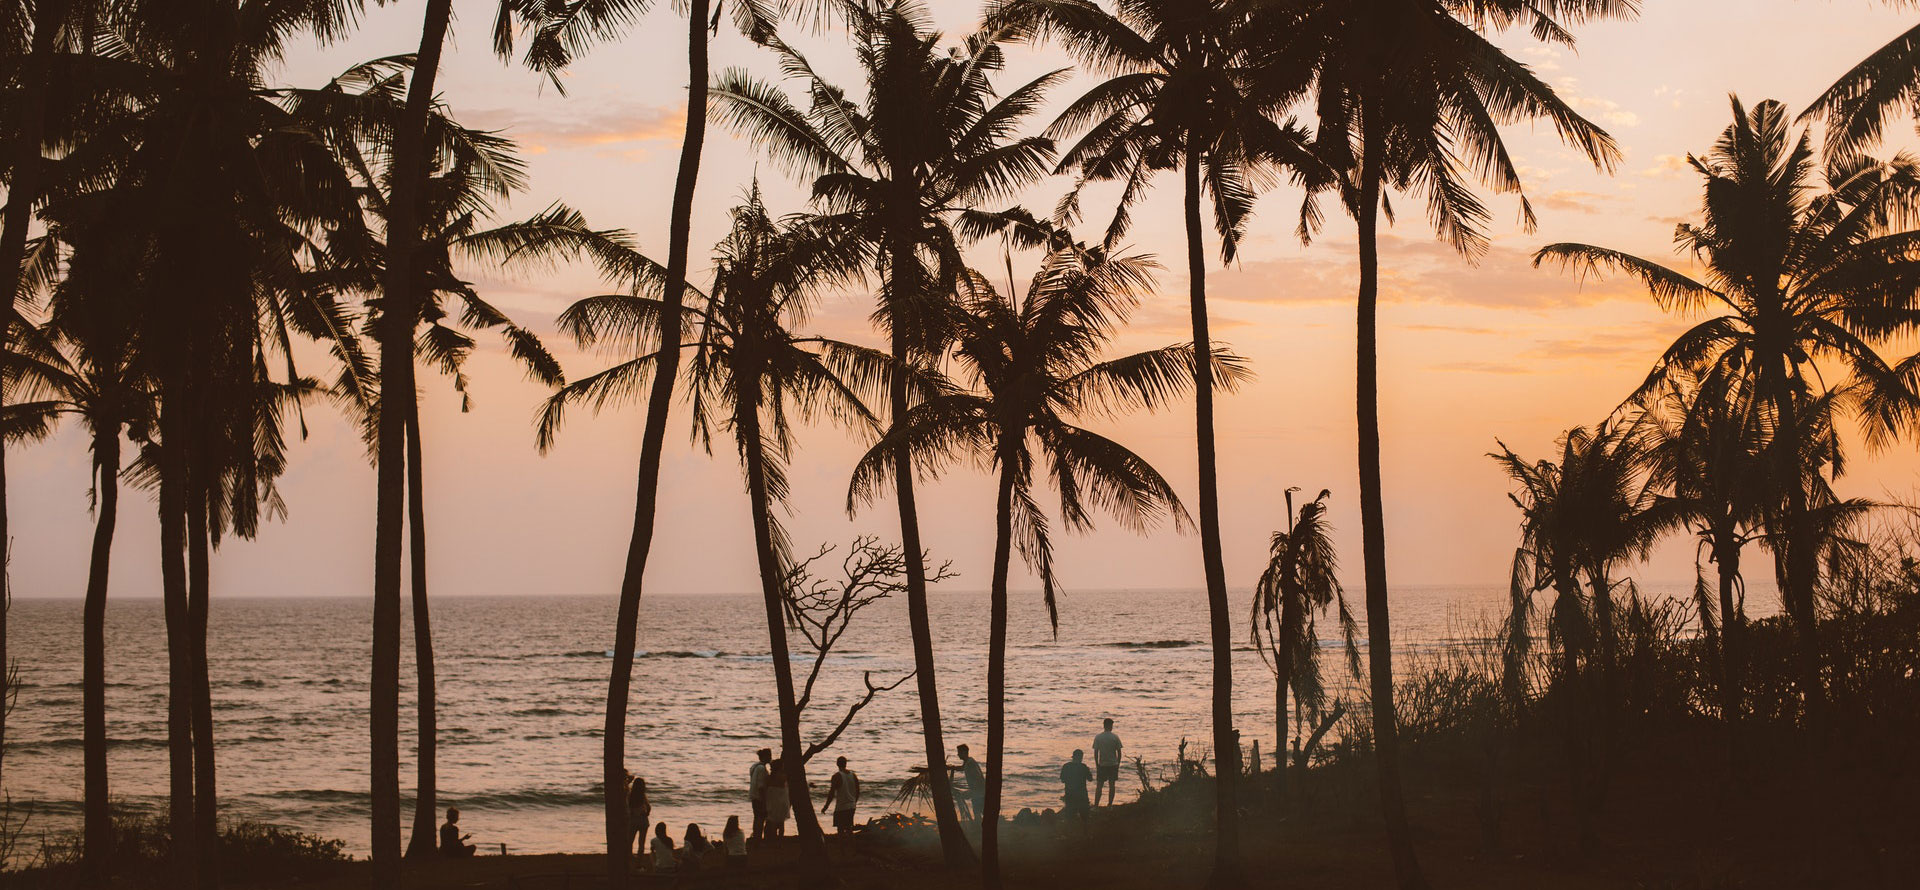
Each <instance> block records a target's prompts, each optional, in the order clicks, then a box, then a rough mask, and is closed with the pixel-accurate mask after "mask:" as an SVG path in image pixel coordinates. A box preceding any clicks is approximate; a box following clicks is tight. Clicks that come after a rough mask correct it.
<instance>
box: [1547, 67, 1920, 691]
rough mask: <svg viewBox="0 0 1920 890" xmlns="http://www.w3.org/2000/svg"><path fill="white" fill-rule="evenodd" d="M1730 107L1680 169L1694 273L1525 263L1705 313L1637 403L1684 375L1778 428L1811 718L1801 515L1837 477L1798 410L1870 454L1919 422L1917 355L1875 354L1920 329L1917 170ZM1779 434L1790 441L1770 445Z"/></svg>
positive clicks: (1634, 265)
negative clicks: (1821, 418) (1832, 378)
mask: <svg viewBox="0 0 1920 890" xmlns="http://www.w3.org/2000/svg"><path fill="white" fill-rule="evenodd" d="M1732 107H1733V117H1734V120H1733V123H1732V124H1731V125H1729V126H1728V127H1727V129H1726V130H1725V131H1724V133H1723V134H1722V135H1721V137H1720V140H1719V141H1718V142H1717V143H1716V144H1715V145H1714V148H1713V150H1712V151H1711V152H1709V153H1707V155H1706V156H1704V157H1695V158H1691V163H1692V165H1693V167H1694V169H1695V170H1696V171H1697V172H1698V173H1699V174H1700V175H1701V177H1702V178H1703V179H1705V180H1706V189H1705V198H1704V201H1703V211H1704V218H1703V221H1702V222H1701V223H1699V224H1693V223H1683V224H1681V225H1680V226H1678V227H1677V228H1676V229H1675V230H1674V243H1675V245H1676V247H1678V248H1679V249H1680V250H1682V251H1684V252H1685V253H1686V254H1687V255H1688V256H1689V257H1690V258H1692V259H1693V260H1694V261H1695V262H1697V263H1699V264H1700V265H1701V266H1702V267H1703V268H1704V271H1705V273H1706V274H1705V275H1704V276H1703V277H1701V278H1696V277H1693V276H1690V275H1688V274H1686V273H1684V272H1681V271H1678V270H1676V269H1673V268H1671V267H1668V266H1665V265H1662V264H1660V263H1657V262H1654V261H1652V260H1647V259H1642V258H1640V257H1636V256H1633V255H1631V254H1627V253H1624V252H1622V251H1618V250H1612V249H1608V248H1604V247H1596V246H1593V245H1589V244H1550V245H1548V246H1546V247H1544V248H1541V250H1540V252H1539V253H1538V254H1536V256H1535V258H1534V261H1535V263H1536V264H1538V263H1541V262H1545V261H1548V260H1556V261H1558V262H1559V263H1560V264H1561V265H1562V266H1563V267H1566V268H1571V269H1573V270H1575V271H1576V272H1577V273H1579V274H1581V275H1583V276H1589V275H1598V274H1601V273H1603V272H1612V273H1617V274H1622V275H1625V276H1628V277H1631V278H1635V279H1638V280H1639V281H1640V282H1642V283H1643V284H1644V285H1645V286H1646V287H1647V289H1648V291H1649V292H1650V293H1651V294H1652V295H1653V297H1654V299H1655V300H1656V301H1657V302H1659V304H1660V305H1661V306H1662V308H1665V309H1668V310H1669V311H1676V312H1689V313H1698V312H1703V311H1707V310H1710V309H1711V310H1717V311H1716V312H1715V313H1714V314H1712V315H1711V316H1710V317H1708V318H1707V319H1705V320H1704V321H1702V322H1700V323H1699V324H1697V325H1695V326H1694V327H1692V328H1690V329H1688V330H1687V331H1686V332H1685V333H1683V334H1681V335H1680V337H1679V338H1678V339H1677V340H1675V341H1674V343H1673V344H1672V345H1671V346H1669V347H1668V348H1667V350H1666V352H1665V354H1663V355H1662V356H1661V358H1660V360H1659V361H1658V362H1656V363H1655V365H1654V368H1653V370H1652V371H1651V372H1650V373H1649V374H1648V375H1647V379H1646V381H1645V382H1644V383H1642V384H1641V387H1640V392H1641V393H1648V392H1652V391H1654V390H1656V389H1657V388H1659V387H1661V386H1663V385H1666V384H1668V383H1669V382H1670V381H1672V380H1674V379H1677V378H1679V377H1681V376H1682V375H1688V376H1692V377H1694V378H1699V377H1709V378H1717V379H1722V380H1727V381H1738V386H1740V387H1741V388H1742V389H1744V390H1745V391H1747V392H1748V393H1749V396H1748V397H1749V398H1751V399H1753V400H1754V402H1755V407H1756V409H1757V410H1759V411H1762V412H1764V413H1765V415H1766V417H1767V421H1766V423H1767V424H1768V425H1769V426H1770V427H1772V428H1773V429H1774V430H1776V431H1778V432H1776V434H1774V435H1772V436H1770V437H1769V441H1768V442H1767V443H1765V444H1763V446H1762V449H1763V452H1764V453H1765V454H1766V455H1768V458H1767V460H1768V468H1767V472H1766V474H1765V475H1764V477H1763V478H1762V480H1761V481H1763V482H1764V484H1765V486H1766V487H1765V489H1764V491H1765V492H1766V497H1767V501H1768V503H1767V505H1766V510H1765V519H1764V525H1765V527H1766V529H1767V532H1768V537H1769V539H1770V541H1771V542H1772V544H1771V546H1772V547H1773V548H1774V550H1775V553H1776V555H1777V556H1779V557H1780V558H1779V560H1778V569H1779V576H1780V578H1779V580H1780V589H1781V595H1782V598H1783V600H1784V603H1785V606H1786V612H1787V614H1788V616H1789V618H1790V620H1791V621H1792V622H1793V624H1794V626H1795V628H1796V632H1797V634H1798V635H1799V647H1798V648H1799V650H1800V652H1799V658H1800V672H1801V682H1802V685H1803V689H1802V691H1801V693H1802V695H1803V696H1805V700H1806V707H1807V709H1808V715H1807V716H1808V718H1809V720H1810V721H1817V719H1818V712H1819V710H1820V705H1821V698H1822V696H1823V693H1822V690H1821V686H1820V678H1819V677H1820V672H1819V662H1818V647H1817V631H1816V620H1817V616H1816V615H1815V611H1814V587H1815V584H1816V581H1817V575H1818V573H1819V556H1818V554H1819V552H1820V550H1821V549H1822V547H1823V545H1822V543H1821V541H1820V537H1819V535H1818V534H1817V529H1818V527H1819V526H1820V523H1818V522H1815V521H1813V519H1812V517H1813V515H1814V512H1815V510H1816V502H1817V501H1820V500H1822V499H1823V498H1825V497H1826V495H1824V494H1823V493H1822V491H1821V489H1822V488H1823V487H1824V485H1825V483H1824V482H1823V481H1822V476H1823V474H1825V475H1828V476H1831V475H1835V474H1837V473H1838V471H1839V467H1838V465H1837V464H1835V463H1834V462H1833V461H1832V460H1831V457H1830V456H1829V455H1830V452H1829V451H1828V450H1826V449H1822V448H1806V447H1801V446H1799V445H1797V444H1793V443H1794V440H1796V439H1797V440H1800V441H1803V442H1804V441H1812V439H1810V438H1809V437H1808V436H1806V435H1804V433H1805V432H1806V431H1807V430H1808V429H1810V424H1813V423H1814V421H1815V418H1810V417H1808V416H1806V415H1808V413H1809V412H1810V411H1813V410H1814V408H1815V405H1816V403H1818V402H1819V401H1820V400H1821V399H1823V398H1825V397H1826V396H1827V395H1828V394H1834V395H1836V396H1843V397H1842V398H1839V399H1837V400H1835V401H1834V402H1833V403H1832V405H1831V408H1823V409H1822V410H1843V409H1845V410H1850V411H1851V413H1853V414H1854V415H1856V417H1857V418H1858V420H1859V422H1860V425H1861V427H1862V429H1863V431H1864V433H1865V437H1866V441H1867V442H1868V444H1869V445H1879V444H1883V443H1885V442H1886V441H1887V440H1889V439H1890V438H1892V437H1893V436H1895V435H1898V434H1900V433H1902V432H1904V431H1905V430H1906V429H1907V427H1908V425H1909V424H1911V423H1912V422H1913V421H1914V419H1915V418H1916V417H1920V394H1916V393H1915V391H1914V388H1913V386H1912V384H1911V383H1910V382H1909V381H1910V380H1911V377H1910V374H1911V370H1912V369H1913V368H1915V367H1920V358H1908V359H1906V360H1904V361H1902V362H1900V363H1898V364H1897V365H1896V364H1890V363H1889V362H1888V361H1886V360H1885V359H1883V358H1882V357H1881V356H1880V353H1879V351H1878V347H1879V346H1880V345H1883V344H1886V343H1888V342H1889V341H1890V340H1891V339H1892V338H1894V337H1895V336H1897V335H1898V334H1900V333H1903V332H1905V331H1907V330H1911V329H1912V328H1913V326H1914V325H1916V324H1920V288H1917V287H1916V286H1915V284H1914V278H1913V276H1912V275H1911V273H1910V269H1911V265H1912V261H1911V260H1910V259H1908V258H1907V256H1908V253H1909V252H1910V250H1911V245H1912V244H1913V242H1914V239H1915V236H1914V235H1913V234H1912V233H1910V232H1905V231H1901V229H1900V225H1901V223H1902V221H1903V220H1905V219H1908V218H1910V216H1911V214H1912V213H1913V212H1914V211H1915V210H1916V209H1917V208H1920V205H1917V204H1916V198H1917V197H1920V189H1917V188H1916V187H1920V166H1917V165H1916V162H1915V161H1914V160H1913V159H1911V158H1908V157H1906V156H1904V155H1901V156H1897V157H1895V158H1894V159H1892V160H1891V161H1886V162H1881V161H1876V160H1873V159H1871V158H1865V157H1861V156H1857V155H1841V156H1837V157H1830V158H1828V159H1826V160H1825V161H1824V162H1822V161H1820V160H1819V159H1817V158H1816V157H1815V153H1814V150H1813V148H1812V144H1811V141H1810V139H1809V138H1808V137H1807V135H1806V134H1805V133H1801V134H1799V135H1798V136H1797V137H1796V136H1795V135H1794V134H1793V132H1792V125H1791V122H1790V121H1789V119H1788V117H1787V113H1786V109H1785V107H1784V106H1782V105H1781V104H1780V103H1778V102H1773V101H1767V102H1762V103H1760V104H1759V105H1757V106H1755V107H1754V108H1753V109H1752V110H1751V111H1749V110H1748V109H1747V108H1746V107H1745V106H1744V105H1742V104H1741V103H1740V101H1739V100H1738V99H1737V98H1735V99H1733V100H1732ZM1816 365H1820V366H1821V367H1824V368H1825V369H1827V371H1828V373H1829V374H1830V373H1831V371H1832V370H1833V369H1839V370H1842V371H1844V372H1845V373H1846V375H1847V382H1846V383H1844V384H1843V385H1840V386H1832V387H1830V386H1829V384H1828V383H1827V382H1826V380H1827V378H1826V377H1825V376H1823V375H1822V374H1821V373H1820V372H1819V370H1817V369H1816ZM1726 385H1733V384H1732V383H1731V382H1730V383H1728V384H1726ZM1786 431H1795V432H1793V433H1791V434H1788V435H1785V436H1782V435H1780V433H1785V432H1786ZM1775 439H1777V440H1779V441H1778V442H1777V443H1776V442H1774V441H1772V440H1775ZM1776 445H1777V447H1776ZM1809 461H1812V463H1809Z"/></svg>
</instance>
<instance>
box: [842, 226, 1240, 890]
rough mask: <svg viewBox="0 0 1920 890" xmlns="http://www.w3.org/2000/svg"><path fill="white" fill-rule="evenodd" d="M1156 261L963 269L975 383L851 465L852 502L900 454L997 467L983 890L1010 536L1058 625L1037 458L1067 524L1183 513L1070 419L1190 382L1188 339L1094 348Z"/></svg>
mask: <svg viewBox="0 0 1920 890" xmlns="http://www.w3.org/2000/svg"><path fill="white" fill-rule="evenodd" d="M1153 268H1154V267H1153V264H1152V263H1151V262H1150V261H1149V260H1147V259H1145V258H1143V257H1125V256H1122V257H1110V256H1107V255H1106V254H1105V253H1104V251H1088V250H1087V249H1085V248H1084V247H1079V246H1065V247H1060V248H1058V249H1055V250H1053V251H1052V252H1051V253H1049V254H1048V256H1047V257H1046V259H1045V260H1044V261H1043V262H1042V264H1041V266H1040V269H1039V271H1038V272H1036V273H1035V275H1034V277H1033V280H1032V281H1031V283H1030V284H1029V285H1028V286H1027V291H1026V294H1025V295H1024V296H1016V295H1015V294H1011V293H1009V294H1007V295H1005V296H1002V295H1001V294H1000V293H998V292H996V291H995V290H994V288H993V285H992V284H990V283H989V282H988V281H987V279H986V278H985V277H984V276H982V275H979V274H977V273H970V274H968V275H967V276H966V277H964V278H962V279H961V280H960V296H961V298H962V299H961V302H960V303H959V304H958V305H956V306H955V307H954V308H953V309H952V310H950V312H951V315H952V322H951V324H952V326H953V328H954V330H955V332H956V337H955V350H956V354H957V356H958V360H959V364H960V367H961V369H962V371H963V374H964V377H965V378H966V380H967V381H968V383H969V384H970V385H971V386H970V388H969V389H966V390H952V391H944V392H940V393H938V394H935V395H933V396H932V397H930V398H929V399H927V400H926V401H924V402H922V403H920V404H919V405H916V406H914V407H913V408H912V409H911V410H910V411H909V412H908V414H907V416H906V417H905V418H904V419H903V420H902V421H901V422H900V423H898V424H896V425H895V426H894V429H893V431H891V432H889V433H888V435H887V437H886V438H885V439H883V440H882V441H881V442H880V443H879V444H878V445H876V446H875V447H874V448H873V449H872V450H870V451H868V452H867V454H866V456H865V457H863V458H862V459H861V461H860V464H859V466H858V467H857V468H856V469H855V471H854V478H853V483H852V487H851V496H852V498H853V499H854V500H855V501H866V500H871V499H872V498H874V497H875V496H877V495H878V494H879V489H880V486H881V485H882V484H884V483H885V482H887V481H892V482H894V483H896V484H897V483H898V481H899V479H898V477H895V476H894V475H893V473H894V468H895V464H896V461H895V458H896V456H897V454H898V453H899V452H903V451H904V452H907V453H909V454H911V455H914V456H916V457H917V458H918V459H920V460H921V461H922V462H923V463H924V464H930V465H932V466H935V467H937V466H938V464H939V463H940V462H941V461H943V460H945V459H949V458H951V457H954V456H958V454H961V453H969V454H972V455H973V456H975V457H977V458H979V459H980V460H981V461H982V462H984V463H987V464H988V465H990V466H992V467H993V468H995V469H996V470H997V471H998V475H999V496H998V501H997V506H996V512H995V525H994V532H995V537H994V564H993V582H992V607H991V612H992V614H991V618H990V624H989V628H990V630H989V643H988V650H987V775H986V799H985V801H984V804H985V806H984V809H983V812H982V813H981V821H980V851H981V871H982V879H983V884H984V886H986V887H987V888H989V890H992V888H997V887H999V886H1000V848H999V843H998V838H999V827H1000V793H1001V786H1002V780H1001V774H1002V769H1003V765H1004V756H1005V735H1006V672H1007V664H1006V661H1007V583H1008V569H1009V563H1010V559H1011V553H1012V550H1013V548H1014V547H1015V546H1016V545H1017V546H1018V548H1019V550H1020V554H1021V557H1022V558H1023V559H1024V560H1025V561H1026V563H1027V565H1028V566H1029V568H1031V569H1032V570H1033V571H1034V573H1035V574H1037V575H1039V577H1040V582H1041V585H1042V589H1043V591H1044V596H1045V600H1046V604H1047V613H1048V617H1049V619H1050V620H1052V621H1053V622H1054V623H1055V624H1057V623H1058V618H1057V613H1056V611H1055V606H1054V591H1055V588H1056V585H1057V579H1056V578H1055V575H1054V570H1053V555H1052V543H1051V538H1050V532H1049V527H1048V520H1047V517H1046V514H1045V513H1043V512H1042V511H1041V509H1040V506H1039V503H1038V501H1037V500H1036V498H1035V497H1034V490H1033V489H1034V476H1035V473H1034V470H1035V467H1036V465H1039V466H1043V467H1045V468H1046V470H1047V471H1048V473H1047V475H1048V476H1049V478H1051V479H1052V480H1053V482H1054V485H1055V487H1056V488H1057V489H1058V492H1059V496H1060V518H1061V520H1062V521H1063V522H1064V523H1065V524H1066V526H1067V528H1068V529H1070V530H1079V529H1086V528H1089V527H1091V523H1092V518H1091V516H1090V510H1089V508H1090V507H1091V508H1097V509H1104V510H1106V511H1107V512H1109V513H1112V514H1113V515H1114V517H1115V518H1116V519H1118V520H1119V521H1120V522H1121V524H1122V525H1125V526H1127V527H1128V528H1131V529H1133V530H1135V531H1139V532H1145V531H1147V530H1149V529H1150V528H1152V526H1153V525H1154V524H1155V522H1156V521H1157V520H1158V519H1159V518H1160V517H1161V516H1171V517H1173V520H1174V522H1175V523H1176V525H1181V526H1184V525H1186V524H1188V523H1189V519H1188V518H1187V515H1186V509H1185V508H1184V507H1182V506H1181V505H1180V499H1179V496H1178V495H1177V494H1175V493H1174V490H1173V486H1171V485H1169V484H1168V483H1167V481H1166V480H1165V479H1164V478H1162V477H1161V476H1160V473H1159V471H1157V470H1155V469H1153V467H1152V466H1150V465H1148V464H1147V462H1146V461H1145V460H1143V459H1141V458H1140V457H1139V456H1138V455H1136V454H1134V453H1133V452H1131V451H1129V450H1127V449H1126V448H1125V447H1124V446H1122V445H1120V444H1119V443H1117V442H1114V441H1112V440H1110V439H1107V438H1106V437H1104V436H1101V435H1099V434H1097V433H1094V432H1091V431H1089V430H1086V429H1084V428H1082V427H1078V426H1075V425H1074V424H1073V421H1074V420H1076V419H1078V416H1081V415H1099V416H1112V415H1117V414H1120V413H1124V412H1126V411H1128V410H1131V409H1136V408H1147V409H1157V408H1160V407H1164V406H1165V405H1166V404H1167V403H1168V402H1170V401H1171V400H1172V399H1174V398H1176V397H1177V396H1179V395H1180V394H1182V393H1183V392H1184V391H1185V390H1186V387H1187V384H1188V382H1189V381H1191V380H1192V379H1193V375H1192V373H1191V366H1192V365H1193V364H1195V363H1196V361H1199V359H1198V358H1197V357H1196V350H1195V349H1194V347H1193V345H1192V344H1185V345H1175V346H1168V347H1164V348H1161V349H1155V350H1151V351H1148V352H1142V353H1136V354H1134V355H1129V356H1125V357H1123V358H1115V359H1110V360H1105V361H1102V360H1101V358H1100V356H1101V353H1102V351H1103V350H1104V349H1105V347H1106V346H1107V345H1108V343H1110V342H1111V340H1112V339H1113V337H1114V335H1115V334H1116V333H1117V332H1118V330H1119V327H1120V326H1121V325H1122V324H1123V323H1124V321H1125V319H1126V316H1127V314H1128V312H1130V311H1131V309H1132V308H1133V307H1134V306H1135V305H1136V304H1137V302H1138V300H1139V298H1140V296H1141V295H1142V294H1144V293H1145V292H1146V291H1147V290H1148V289H1149V288H1150V287H1151V284H1152V277H1151V276H1152V269H1153ZM1201 364H1202V365H1203V366H1204V368H1205V371H1206V372H1209V373H1210V376H1211V377H1212V378H1213V379H1216V380H1218V382H1220V383H1221V384H1222V385H1225V386H1229V387H1231V386H1232V385H1234V384H1236V383H1237V382H1238V381H1240V380H1241V379H1243V378H1244V377H1245V376H1246V372H1245V369H1244V366H1243V365H1242V364H1241V363H1240V361H1239V359H1237V358H1235V357H1233V356H1231V355H1225V354H1215V355H1212V356H1209V360H1208V361H1205V362H1201ZM1036 446H1037V450H1038V451H1039V456H1038V457H1036V455H1035V453H1034V452H1035V450H1036Z"/></svg>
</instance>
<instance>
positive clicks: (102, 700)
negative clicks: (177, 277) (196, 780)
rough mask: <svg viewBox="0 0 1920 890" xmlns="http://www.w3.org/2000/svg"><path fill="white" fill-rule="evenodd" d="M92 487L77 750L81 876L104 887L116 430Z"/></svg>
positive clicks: (105, 443) (109, 852) (108, 864)
mask: <svg viewBox="0 0 1920 890" xmlns="http://www.w3.org/2000/svg"><path fill="white" fill-rule="evenodd" d="M93 466H94V473H95V476H96V481H95V482H94V485H95V486H96V487H97V490H98V492H99V495H100V501H99V509H98V511H97V512H96V513H95V515H94V523H93V553H92V557H91V561H90V562H89V563H88V564H87V604H86V614H85V616H84V621H83V623H84V624H85V627H84V628H83V631H82V633H83V635H84V640H83V642H82V644H81V648H82V649H83V654H82V660H83V662H84V664H83V665H82V668H81V670H82V673H83V676H82V677H81V687H82V689H81V696H80V697H81V710H82V711H83V712H84V713H83V714H82V716H81V723H83V724H84V727H83V730H82V733H83V736H84V737H83V739H82V745H83V746H84V749H85V750H84V754H83V759H84V760H85V761H86V763H85V767H84V769H85V771H86V779H85V787H86V793H85V796H86V834H85V837H86V845H85V847H84V848H83V849H84V851H85V854H86V862H85V865H86V872H87V875H88V876H89V878H90V879H91V880H93V881H95V882H98V883H101V884H104V883H105V882H106V879H107V875H108V874H110V873H111V871H112V869H113V862H112V856H113V810H112V804H111V798H110V797H109V788H108V785H107V573H108V571H109V570H110V568H111V563H112V560H113V530H114V525H115V523H116V522H117V521H118V519H119V516H120V430H119V426H118V424H115V425H114V428H113V429H112V430H103V431H102V432H100V433H97V434H96V435H95V436H94V437H93Z"/></svg>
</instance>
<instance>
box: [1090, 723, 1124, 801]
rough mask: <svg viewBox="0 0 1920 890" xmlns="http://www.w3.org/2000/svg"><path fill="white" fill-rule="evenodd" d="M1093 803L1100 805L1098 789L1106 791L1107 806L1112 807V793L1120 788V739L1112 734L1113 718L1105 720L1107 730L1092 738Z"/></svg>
mask: <svg viewBox="0 0 1920 890" xmlns="http://www.w3.org/2000/svg"><path fill="white" fill-rule="evenodd" d="M1093 768H1094V784H1093V802H1094V804H1095V805H1098V804H1099V803H1100V789H1101V788H1102V787H1105V788H1106V789H1107V806H1113V795H1114V792H1115V791H1117V790H1119V786H1120V737H1119V736H1117V735H1115V734H1114V732H1113V718H1112V717H1108V718H1107V729H1106V731H1105V732H1102V733H1100V734H1099V735H1097V736H1094V737H1093Z"/></svg>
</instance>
